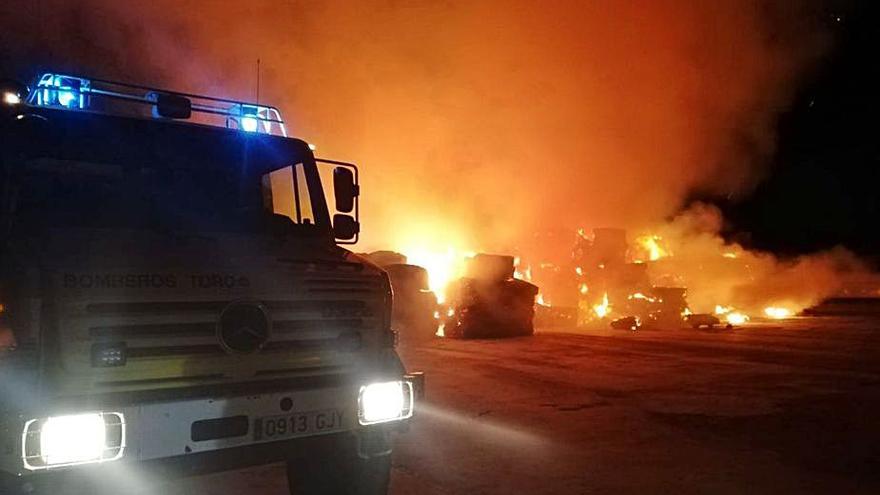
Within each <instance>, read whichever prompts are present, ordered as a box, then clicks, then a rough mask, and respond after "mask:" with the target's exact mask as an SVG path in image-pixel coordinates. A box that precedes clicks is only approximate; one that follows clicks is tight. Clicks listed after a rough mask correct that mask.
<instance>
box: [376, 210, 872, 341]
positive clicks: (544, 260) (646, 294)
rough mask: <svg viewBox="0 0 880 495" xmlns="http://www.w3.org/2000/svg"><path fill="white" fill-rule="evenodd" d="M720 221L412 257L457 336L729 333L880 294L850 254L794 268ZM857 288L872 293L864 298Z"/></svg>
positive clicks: (694, 216)
mask: <svg viewBox="0 0 880 495" xmlns="http://www.w3.org/2000/svg"><path fill="white" fill-rule="evenodd" d="M720 225H721V217H720V214H719V213H718V212H717V210H715V209H714V208H712V207H709V206H705V205H698V206H696V207H693V208H691V209H689V210H687V211H686V212H684V213H682V214H681V215H679V216H678V217H675V218H674V219H672V220H671V221H670V222H667V223H665V224H661V225H659V226H655V227H654V228H652V229H651V230H650V231H649V232H648V233H645V232H644V231H642V232H639V233H638V234H637V235H634V236H629V235H628V234H627V231H626V230H624V229H617V228H597V229H593V230H592V231H587V230H585V229H580V230H578V231H577V232H575V231H572V230H569V231H568V233H567V235H566V234H565V233H563V232H555V231H554V232H552V233H548V234H541V235H542V237H538V238H537V240H538V241H537V242H534V243H533V245H532V249H531V250H529V249H522V250H520V249H511V250H510V251H512V252H515V253H519V254H520V256H516V257H511V256H498V255H475V254H474V253H472V252H469V251H467V250H465V249H452V248H448V249H437V250H433V251H432V250H430V249H420V250H414V251H412V254H413V256H409V254H410V253H407V254H408V258H409V262H411V263H415V264H421V265H422V266H423V267H424V268H425V270H426V276H427V278H428V280H427V281H423V282H422V285H421V286H422V289H420V290H428V287H430V289H431V290H433V291H434V292H433V293H436V300H437V301H438V302H439V305H438V306H436V308H435V311H436V312H435V318H436V319H435V322H434V324H435V325H437V324H439V327H440V331H439V332H438V334H439V335H443V334H445V335H446V336H456V337H470V336H473V337H478V336H498V335H514V334H528V333H531V331H532V330H531V328H532V326H531V325H532V323H531V322H532V318H534V322H535V326H537V327H542V328H547V327H564V328H574V327H578V326H580V327H597V328H608V327H609V326H610V327H611V328H618V329H627V330H635V329H638V328H642V327H647V328H681V327H693V328H700V327H710V328H711V327H716V326H722V327H728V328H729V327H734V326H741V325H745V324H748V323H749V322H752V321H760V320H769V319H784V318H788V317H792V316H795V315H797V314H799V313H800V312H801V311H803V310H804V309H806V308H809V307H811V306H813V305H815V304H817V303H819V302H820V301H822V300H823V299H825V298H827V297H829V296H833V295H846V296H849V297H852V296H860V295H861V296H864V295H875V294H876V293H877V292H876V287H877V283H876V282H877V279H876V277H867V278H866V274H867V273H868V271H867V269H866V268H865V267H864V266H863V265H862V264H861V263H860V262H859V261H858V260H857V259H856V258H855V257H854V256H853V255H851V254H849V253H848V252H846V251H845V250H842V249H837V250H832V251H828V252H822V253H817V254H813V255H809V256H803V257H800V258H796V259H793V260H787V261H783V260H779V259H777V258H775V257H773V256H772V255H769V254H767V253H761V252H755V251H749V250H747V249H745V248H743V247H742V246H740V245H738V244H734V243H727V242H725V241H724V240H723V239H722V238H721V237H720V235H719V234H718V232H719V231H720ZM566 245H567V246H568V248H567V249H565V248H564V246H566ZM404 252H406V251H404ZM535 253H537V254H535ZM415 260H418V261H415ZM392 261H393V260H392ZM396 263H401V261H400V260H397V261H396ZM380 264H383V263H380ZM385 264H386V265H387V264H394V263H390V262H385ZM862 279H864V280H862ZM865 280H867V281H868V282H869V283H865ZM853 281H860V282H859V283H854V282H853ZM392 282H394V281H392ZM533 284H534V285H533ZM856 286H864V287H865V288H866V289H864V290H866V291H868V292H858V293H853V292H852V287H856ZM538 287H540V290H539V289H538ZM395 291H396V294H398V297H399V299H400V300H401V301H402V300H403V296H401V295H400V294H399V293H400V291H399V290H398V289H397V287H395ZM532 303H534V308H533V309H532ZM400 304H403V303H400ZM395 311H396V314H397V311H401V310H400V309H396V310H395ZM420 314H424V311H421V312H420ZM505 318H509V319H510V320H509V321H506V320H505ZM511 321H514V322H520V323H521V325H520V327H519V330H516V331H510V328H514V327H516V325H513V327H511V325H510V324H509V323H510V322H511ZM518 324H519V323H518ZM505 327H506V328H505ZM520 330H522V331H520ZM420 332H421V333H425V332H422V331H420Z"/></svg>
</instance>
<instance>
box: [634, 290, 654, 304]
mask: <svg viewBox="0 0 880 495" xmlns="http://www.w3.org/2000/svg"><path fill="white" fill-rule="evenodd" d="M627 299H641V300H643V301H648V302H656V301H657V299H655V298H653V297H649V296H646V295H644V294H642V293H641V292H636V293H635V294H630V295H629V296H628V297H627Z"/></svg>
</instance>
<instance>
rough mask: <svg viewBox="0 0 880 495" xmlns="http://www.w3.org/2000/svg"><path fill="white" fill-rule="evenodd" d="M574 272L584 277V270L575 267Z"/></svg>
mask: <svg viewBox="0 0 880 495" xmlns="http://www.w3.org/2000/svg"><path fill="white" fill-rule="evenodd" d="M574 272H575V273H577V274H578V275H583V274H584V269H583V268H581V267H579V266H578V267H575V269H574Z"/></svg>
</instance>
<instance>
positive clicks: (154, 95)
mask: <svg viewBox="0 0 880 495" xmlns="http://www.w3.org/2000/svg"><path fill="white" fill-rule="evenodd" d="M93 99H94V100H95V101H92V100H93ZM100 99H105V100H107V101H110V102H114V103H115V104H116V106H118V105H120V104H122V105H124V104H127V103H128V104H134V105H149V106H150V107H151V109H152V116H153V118H159V119H175V120H191V121H196V122H197V123H200V124H208V125H214V126H218V127H221V126H222V127H226V128H229V129H239V130H242V131H245V132H253V133H260V134H271V135H275V136H284V137H287V127H286V125H285V123H284V120H283V119H282V117H281V111H280V110H278V109H277V108H276V107H273V106H268V105H260V104H257V103H250V102H245V101H238V100H229V99H224V98H216V97H213V96H204V95H197V94H192V93H181V92H178V91H169V90H165V89H157V88H151V87H148V86H140V85H137V84H129V83H122V82H116V81H108V80H103V79H92V78H85V77H80V76H71V75H66V74H59V73H54V72H50V73H46V74H43V75H42V76H41V77H40V78H39V79H38V80H37V82H36V84H35V85H34V88H33V89H32V90H31V92H30V94H29V95H28V99H27V102H28V104H30V105H34V106H40V107H54V108H62V109H67V110H89V111H99V112H102V113H113V112H108V111H107V110H108V108H107V107H108V105H98V104H97V100H100ZM113 106H114V105H112V104H111V105H109V107H113ZM195 117H200V118H198V119H196V118H195Z"/></svg>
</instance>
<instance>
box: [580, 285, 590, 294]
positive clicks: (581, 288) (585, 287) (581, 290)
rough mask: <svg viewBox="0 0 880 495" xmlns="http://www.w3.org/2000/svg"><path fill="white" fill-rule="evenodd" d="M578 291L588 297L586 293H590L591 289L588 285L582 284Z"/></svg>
mask: <svg viewBox="0 0 880 495" xmlns="http://www.w3.org/2000/svg"><path fill="white" fill-rule="evenodd" d="M578 290H579V291H580V293H581V294H583V295H586V293H587V292H589V291H590V288H589V287H587V284H581V286H580V287H579V288H578Z"/></svg>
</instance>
